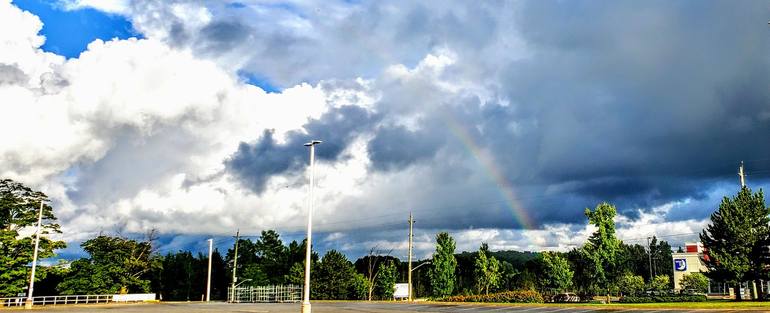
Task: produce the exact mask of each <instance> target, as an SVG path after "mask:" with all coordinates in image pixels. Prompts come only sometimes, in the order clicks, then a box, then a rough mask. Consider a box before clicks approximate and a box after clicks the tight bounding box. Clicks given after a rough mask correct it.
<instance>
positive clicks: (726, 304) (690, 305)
mask: <svg viewBox="0 0 770 313" xmlns="http://www.w3.org/2000/svg"><path fill="white" fill-rule="evenodd" d="M428 303H435V304H469V305H470V304H472V305H489V306H556V307H591V308H597V309H610V310H611V309H634V308H638V309H650V308H661V309H680V308H681V309H756V308H766V309H770V302H759V301H741V302H734V301H731V300H709V301H706V302H665V303H611V304H593V303H480V302H428Z"/></svg>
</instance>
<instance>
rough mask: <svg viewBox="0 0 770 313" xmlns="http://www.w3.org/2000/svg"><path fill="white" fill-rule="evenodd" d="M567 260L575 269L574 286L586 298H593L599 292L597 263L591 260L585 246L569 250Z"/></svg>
mask: <svg viewBox="0 0 770 313" xmlns="http://www.w3.org/2000/svg"><path fill="white" fill-rule="evenodd" d="M567 260H569V262H570V267H571V268H573V269H574V274H573V275H572V286H574V287H575V288H576V289H577V292H578V293H579V294H580V295H581V297H584V298H591V297H593V296H594V295H596V294H597V290H596V289H597V288H596V281H595V280H594V276H595V274H596V273H595V270H594V269H595V264H594V262H593V260H591V259H590V258H589V257H588V255H587V253H586V252H585V249H584V247H580V248H574V249H572V250H570V251H569V252H567Z"/></svg>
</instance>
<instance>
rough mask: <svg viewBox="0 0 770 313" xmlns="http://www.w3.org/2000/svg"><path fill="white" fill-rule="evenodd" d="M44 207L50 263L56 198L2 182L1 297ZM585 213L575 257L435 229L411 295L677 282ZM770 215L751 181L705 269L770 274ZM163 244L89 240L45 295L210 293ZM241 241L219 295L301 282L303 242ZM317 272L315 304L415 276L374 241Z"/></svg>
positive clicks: (17, 275)
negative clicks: (465, 243)
mask: <svg viewBox="0 0 770 313" xmlns="http://www.w3.org/2000/svg"><path fill="white" fill-rule="evenodd" d="M41 202H42V203H44V206H43V224H42V225H43V227H42V229H43V231H42V234H43V236H42V237H41V244H40V256H41V258H47V257H52V256H54V251H55V250H56V249H61V248H63V247H64V246H65V244H64V242H61V241H54V240H50V239H48V238H47V237H48V236H47V235H50V234H52V233H55V232H59V226H58V225H57V224H56V217H55V216H54V214H53V211H52V209H51V207H50V206H48V205H47V203H48V200H47V197H46V196H45V195H44V194H43V193H41V192H38V191H34V190H31V189H30V188H28V187H26V186H23V185H22V184H19V183H16V182H13V181H11V180H7V179H6V180H0V209H1V210H0V252H2V253H0V273H1V274H0V296H15V295H17V294H19V293H23V292H25V286H26V284H28V279H29V264H30V262H31V258H32V249H33V248H32V236H31V235H29V236H25V235H22V234H21V232H20V231H21V230H22V229H24V228H29V227H34V226H35V224H36V222H37V221H36V212H37V210H38V208H39V205H40V203H41ZM585 215H586V218H587V220H588V223H590V224H592V225H593V226H594V227H595V229H596V231H595V232H594V233H592V234H591V236H590V237H589V238H588V239H587V241H586V242H585V243H584V244H583V245H582V246H580V247H575V248H573V249H572V250H570V251H567V252H550V251H544V252H528V251H524V252H519V251H491V250H490V249H489V246H488V245H487V244H486V243H481V244H480V246H479V249H478V250H477V251H475V252H462V253H457V252H456V251H455V250H456V247H455V242H454V239H453V238H452V237H451V235H450V234H449V233H447V232H441V233H438V234H437V235H436V249H435V251H434V253H433V255H432V257H431V258H430V259H427V260H418V261H416V262H415V263H414V264H413V265H414V266H417V265H420V264H423V263H427V264H424V266H420V267H419V268H417V269H416V270H415V271H414V275H413V277H414V282H413V290H414V295H415V296H416V297H431V298H435V299H441V298H444V297H447V296H451V295H470V294H488V293H491V292H499V291H507V290H535V291H538V292H539V293H541V294H543V295H546V296H548V295H553V294H556V293H560V292H565V291H572V292H577V293H579V294H580V295H582V296H584V297H592V296H595V295H623V294H634V293H638V292H641V291H644V290H670V289H672V288H673V283H674V282H673V266H672V263H671V262H672V258H671V254H672V247H671V246H670V245H669V244H668V243H667V242H666V241H662V240H658V239H657V238H655V237H653V238H652V240H651V242H650V244H649V246H648V247H645V246H642V245H640V244H626V243H623V242H622V241H621V240H619V239H618V238H617V236H616V230H615V223H614V218H615V215H616V209H615V207H614V206H612V205H611V204H608V203H601V204H599V205H597V206H596V207H595V208H594V209H586V210H585ZM768 216H770V209H768V208H767V207H766V206H765V204H764V196H763V194H762V192H761V191H760V192H758V193H752V192H751V191H750V190H749V189H748V188H745V187H744V188H743V189H741V191H740V192H739V193H738V195H737V196H735V197H734V198H727V197H725V198H724V200H723V201H722V203H721V204H720V205H719V208H718V209H717V210H716V211H715V212H714V214H712V216H711V224H709V226H708V227H707V228H706V229H704V230H703V233H702V234H701V236H700V237H701V241H702V242H703V244H704V246H705V247H706V249H707V251H708V253H707V254H706V257H704V262H705V264H706V265H707V267H708V268H709V270H710V271H709V272H706V273H703V274H705V275H706V276H708V278H711V279H713V280H716V281H722V282H726V283H729V284H732V285H733V286H737V284H738V283H740V282H745V281H749V280H760V279H762V280H765V279H768V274H769V273H768V269H770V262H768V261H769V260H770V253H768V249H767V247H768V246H770V219H769V217H768ZM154 241H155V238H154V233H152V232H151V233H149V234H148V235H147V236H146V238H144V239H142V240H136V239H129V238H122V237H119V236H108V235H99V236H97V237H96V238H92V239H89V240H86V241H85V242H83V243H82V244H81V246H82V248H83V250H84V251H85V252H86V253H87V256H86V257H84V258H81V259H78V260H74V261H72V262H71V263H70V264H69V266H68V267H67V266H61V265H53V266H43V267H40V268H39V269H38V271H37V273H38V274H37V276H36V279H37V281H38V282H37V283H36V286H37V287H36V294H37V295H54V294H109V293H121V292H132V293H133V292H155V293H157V294H159V295H160V297H162V299H163V300H199V299H201V296H202V295H203V293H204V292H205V291H204V290H205V281H206V274H207V265H208V255H204V254H201V253H198V254H193V253H191V252H189V251H177V252H170V253H166V254H165V255H162V254H160V253H158V252H157V251H156V250H155V249H156V248H157V247H155V243H154ZM237 245H238V260H237V262H234V259H235V249H234V247H233V248H228V249H227V251H226V252H225V253H224V254H222V253H220V251H219V250H214V251H213V253H212V293H211V294H212V299H225V297H226V294H227V288H228V287H229V286H230V285H231V284H232V277H233V271H235V272H236V275H237V277H238V282H239V284H240V285H241V286H262V285H280V284H298V285H301V284H302V283H303V282H304V279H303V277H304V258H305V245H306V243H305V242H304V241H302V242H297V241H291V242H289V243H288V244H285V243H284V242H283V241H282V240H281V238H280V235H279V233H278V232H276V231H274V230H265V231H262V232H261V234H260V236H259V237H258V238H257V239H256V240H250V239H239V240H238V241H237ZM428 262H429V263H428ZM236 263H237V265H236V267H235V268H233V264H236ZM311 268H312V275H311V290H312V293H311V297H312V298H314V299H368V300H387V299H391V298H392V297H393V292H394V290H393V286H394V284H395V283H396V282H405V281H406V276H407V271H408V265H407V264H406V262H403V261H402V260H399V259H398V258H396V257H393V256H391V255H390V253H388V252H386V251H382V250H380V249H377V247H373V248H372V249H371V250H370V252H369V253H368V254H367V255H365V256H363V257H361V258H358V259H357V260H355V261H354V262H353V261H350V260H349V259H348V258H347V256H346V255H345V254H343V253H341V252H339V251H336V250H330V251H327V252H326V253H325V254H324V255H323V256H322V257H321V256H319V255H318V253H317V252H315V251H314V252H313V254H312V257H311ZM704 280H705V283H704ZM682 283H683V284H684V285H685V286H687V287H688V288H690V287H692V288H695V289H699V290H703V289H704V288H706V287H707V286H708V280H706V278H705V277H704V276H703V275H700V276H699V275H690V276H688V277H685V279H683V281H682ZM704 286H705V287H704ZM760 286H761V285H760ZM704 291H705V290H704ZM736 294H737V292H736Z"/></svg>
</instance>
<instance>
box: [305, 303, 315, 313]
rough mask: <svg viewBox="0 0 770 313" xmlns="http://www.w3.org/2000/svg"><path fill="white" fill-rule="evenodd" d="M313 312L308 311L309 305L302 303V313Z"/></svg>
mask: <svg viewBox="0 0 770 313" xmlns="http://www.w3.org/2000/svg"><path fill="white" fill-rule="evenodd" d="M311 312H313V310H311V309H310V303H302V313H311Z"/></svg>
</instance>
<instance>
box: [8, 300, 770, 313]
mask: <svg viewBox="0 0 770 313" xmlns="http://www.w3.org/2000/svg"><path fill="white" fill-rule="evenodd" d="M0 311H3V310H0ZM12 311H15V310H12ZM35 311H36V312H88V313H92V312H111V313H112V312H114V313H146V312H172V313H173V312H180V313H181V312H191V313H198V312H233V313H298V312H300V304H299V303H223V302H210V303H201V302H189V303H188V302H163V303H145V304H110V305H100V304H92V305H77V306H73V305H68V306H62V305H59V306H56V307H53V306H47V307H37V308H36V310H35ZM731 311H732V310H682V309H620V308H617V309H613V308H596V307H586V306H574V307H569V306H530V305H527V306H516V305H483V304H437V303H405V302H401V303H398V302H390V303H387V302H316V303H313V312H315V313H353V312H367V313H401V312H460V313H476V312H493V313H506V312H517V313H518V312H525V313H556V312H558V313H586V312H631V313H637V312H638V313H652V312H665V313H677V312H699V313H705V312H731ZM737 311H740V312H747V310H737ZM751 311H754V312H762V311H765V312H767V311H770V310H751Z"/></svg>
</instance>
